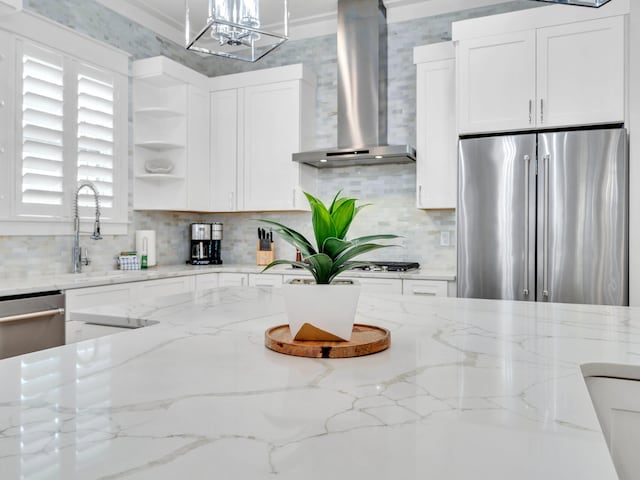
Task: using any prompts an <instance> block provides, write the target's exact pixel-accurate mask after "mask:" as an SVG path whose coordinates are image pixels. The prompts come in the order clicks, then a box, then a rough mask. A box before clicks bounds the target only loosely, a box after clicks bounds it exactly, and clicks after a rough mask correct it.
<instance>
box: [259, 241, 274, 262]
mask: <svg viewBox="0 0 640 480" xmlns="http://www.w3.org/2000/svg"><path fill="white" fill-rule="evenodd" d="M269 245H270V246H271V249H270V250H260V240H258V243H257V245H256V265H269V264H270V263H271V262H273V261H274V260H275V258H276V252H275V249H274V245H275V244H274V242H271V243H270V244H269Z"/></svg>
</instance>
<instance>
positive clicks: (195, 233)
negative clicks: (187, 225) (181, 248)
mask: <svg viewBox="0 0 640 480" xmlns="http://www.w3.org/2000/svg"><path fill="white" fill-rule="evenodd" d="M188 263H190V264H191V265H209V264H210V263H211V224H210V223H192V224H191V258H190V260H189V261H188Z"/></svg>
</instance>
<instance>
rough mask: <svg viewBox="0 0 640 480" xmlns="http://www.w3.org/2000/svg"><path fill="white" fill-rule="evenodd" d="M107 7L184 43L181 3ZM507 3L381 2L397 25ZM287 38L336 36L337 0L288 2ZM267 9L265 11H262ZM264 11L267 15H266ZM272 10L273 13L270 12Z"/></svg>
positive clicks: (201, 1) (199, 0)
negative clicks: (334, 34)
mask: <svg viewBox="0 0 640 480" xmlns="http://www.w3.org/2000/svg"><path fill="white" fill-rule="evenodd" d="M98 1H99V2H101V3H102V4H104V5H105V6H106V7H108V8H110V9H112V10H114V11H116V12H118V13H120V14H122V15H124V16H126V17H128V18H130V19H132V20H134V21H135V22H137V23H140V24H142V25H144V26H145V27H147V28H149V29H150V30H153V31H154V32H156V33H158V34H160V35H162V36H164V37H167V38H169V39H171V40H173V41H175V42H177V43H180V44H182V43H184V24H185V2H184V0H98ZM506 1H507V0H384V4H385V6H386V7H387V20H388V21H389V22H399V21H403V20H409V19H412V18H418V17H425V16H430V15H438V14H441V13H447V12H451V11H457V10H466V9H469V8H477V7H480V6H485V5H492V4H497V3H505V2H506ZM207 2H208V0H189V7H190V8H191V9H192V10H194V9H202V11H204V12H206V6H207ZM270 5H272V6H276V8H277V6H278V5H279V6H280V8H282V1H281V0H261V9H262V11H261V16H264V17H265V20H266V21H264V22H263V24H268V23H270V22H269V18H270V17H273V11H269V6H270ZM288 5H289V13H290V15H289V24H290V37H291V38H292V39H296V38H307V37H313V36H317V35H326V34H329V33H333V32H335V19H336V12H337V0H288ZM265 7H267V8H265ZM265 10H266V11H265ZM271 10H273V9H271Z"/></svg>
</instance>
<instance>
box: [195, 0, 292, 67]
mask: <svg viewBox="0 0 640 480" xmlns="http://www.w3.org/2000/svg"><path fill="white" fill-rule="evenodd" d="M204 1H206V0H185V10H186V15H185V17H186V18H185V40H186V47H187V50H193V51H195V52H199V53H207V54H211V55H219V56H222V57H227V58H233V59H237V60H243V61H245V62H255V61H257V60H259V59H261V58H262V57H264V56H265V55H266V54H268V53H269V52H271V51H272V50H274V49H275V48H277V47H278V46H280V45H282V44H283V43H284V42H286V41H287V39H288V35H289V25H288V22H289V11H288V8H287V0H208V6H207V11H206V12H204V11H201V10H197V9H198V8H203V6H204V5H206V4H205V3H204ZM190 4H191V5H190ZM261 13H262V14H263V15H264V14H268V17H267V23H268V25H267V26H265V22H264V21H263V20H262V19H261V17H260V14H261Z"/></svg>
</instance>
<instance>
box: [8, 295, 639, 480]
mask: <svg viewBox="0 0 640 480" xmlns="http://www.w3.org/2000/svg"><path fill="white" fill-rule="evenodd" d="M280 295H281V292H280V290H279V289H257V288H246V287H245V288H224V289H217V290H210V291H205V292H201V293H199V294H184V295H176V296H172V297H165V298H162V299H159V300H157V301H156V302H151V303H149V304H147V305H144V304H142V305H129V306H122V305H115V306H110V307H101V308H98V309H96V312H95V313H100V314H103V315H114V316H131V317H135V318H145V319H148V320H157V321H159V322H160V323H158V324H157V325H154V326H151V327H146V328H143V329H138V330H129V331H124V332H122V333H118V334H116V335H111V336H108V337H101V338H98V339H94V340H88V341H84V342H80V343H77V344H73V345H67V346H63V347H59V348H55V349H51V350H46V351H41V352H36V353H33V354H29V355H23V356H20V357H15V358H10V359H5V360H0V385H2V388H1V389H0V472H2V478H3V480H8V479H18V478H47V479H53V478H62V479H65V480H68V479H82V480H85V479H97V478H100V479H125V478H126V479H154V480H158V479H171V480H173V479H176V478H189V479H191V478H224V479H252V480H253V479H271V478H281V479H287V480H288V479H300V478H305V479H323V480H325V479H327V478H337V479H355V478H358V479H359V478H367V479H372V480H378V479H379V480H382V479H385V480H386V479H403V480H407V479H425V478H431V479H447V480H458V479H460V480H462V479H464V480H469V479H476V478H477V479H491V480H502V479H504V480H507V479H508V480H513V479H518V480H528V479H531V480H533V479H535V480H540V479H545V480H553V479H562V480H566V479H580V480H591V479H593V480H615V479H616V478H617V477H616V474H615V470H614V467H613V464H612V462H611V460H610V457H609V455H608V451H607V447H606V443H605V440H604V438H603V436H602V433H601V430H600V427H599V425H598V421H597V418H596V415H595V412H594V409H593V407H592V404H591V402H590V399H589V395H588V392H587V389H586V386H585V383H584V380H583V377H582V374H581V372H580V365H581V364H583V363H590V362H610V363H622V364H631V365H640V312H638V310H635V309H631V308H624V307H598V306H584V305H560V304H545V303H526V302H508V301H491V300H470V299H455V298H441V297H439V298H436V297H434V298H422V297H406V296H405V297H402V296H393V295H389V296H384V295H377V296H367V295H363V296H362V297H361V299H360V305H359V309H358V314H357V321H358V322H360V323H369V324H374V325H380V326H383V327H386V328H389V329H390V330H391V331H392V345H391V347H390V349H388V350H386V351H384V352H381V353H378V354H375V355H371V356H367V357H360V358H352V359H309V358H298V357H290V356H286V355H282V354H278V353H275V352H272V351H270V350H268V349H266V348H265V347H264V346H263V335H264V331H265V329H267V328H268V327H271V326H274V325H278V324H281V323H285V315H284V313H283V312H284V306H283V302H282V298H281V296H280Z"/></svg>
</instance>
